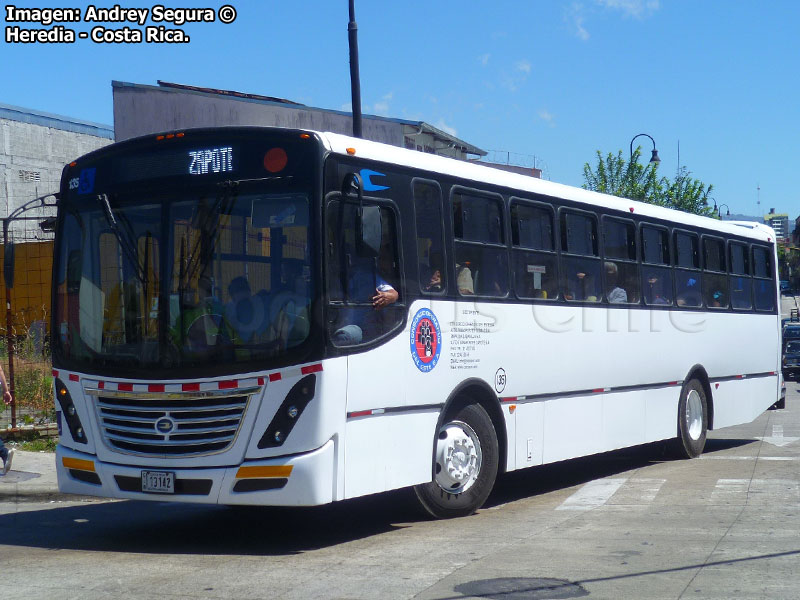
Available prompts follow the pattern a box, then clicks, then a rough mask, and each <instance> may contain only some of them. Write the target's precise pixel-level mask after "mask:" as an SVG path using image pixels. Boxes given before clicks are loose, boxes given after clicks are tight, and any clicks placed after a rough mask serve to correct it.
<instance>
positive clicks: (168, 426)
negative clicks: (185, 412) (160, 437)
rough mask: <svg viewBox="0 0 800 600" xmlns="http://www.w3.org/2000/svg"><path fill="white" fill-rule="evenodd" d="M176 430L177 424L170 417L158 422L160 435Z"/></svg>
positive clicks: (157, 427) (157, 426)
mask: <svg viewBox="0 0 800 600" xmlns="http://www.w3.org/2000/svg"><path fill="white" fill-rule="evenodd" d="M173 429H175V422H174V421H173V420H172V419H170V418H169V417H161V418H160V419H159V420H158V421H156V431H158V432H159V433H169V432H170V431H172V430H173Z"/></svg>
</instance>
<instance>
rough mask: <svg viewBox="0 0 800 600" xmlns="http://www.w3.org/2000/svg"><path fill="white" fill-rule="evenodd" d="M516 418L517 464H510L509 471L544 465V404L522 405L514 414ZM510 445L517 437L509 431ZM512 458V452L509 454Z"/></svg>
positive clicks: (531, 403)
mask: <svg viewBox="0 0 800 600" xmlns="http://www.w3.org/2000/svg"><path fill="white" fill-rule="evenodd" d="M514 414H515V416H516V423H515V433H516V432H519V433H518V435H516V451H515V452H514V453H513V454H515V455H516V464H515V465H513V466H512V465H511V464H510V462H511V461H510V458H509V465H508V470H509V471H511V470H513V469H514V468H516V469H524V468H525V467H532V466H534V465H540V464H542V456H543V451H544V402H530V403H528V404H520V405H519V406H517V410H516V411H515V412H514ZM508 439H509V443H510V442H512V441H514V439H515V437H514V436H512V435H511V430H510V429H509V436H508ZM508 454H509V456H511V454H512V453H511V452H509V453H508Z"/></svg>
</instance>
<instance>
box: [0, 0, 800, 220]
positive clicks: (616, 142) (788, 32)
mask: <svg viewBox="0 0 800 600" xmlns="http://www.w3.org/2000/svg"><path fill="white" fill-rule="evenodd" d="M115 3H119V4H121V6H123V7H126V8H128V7H148V8H149V7H152V6H153V5H155V4H158V2H149V3H148V2H137V1H129V2H126V1H125V0H118V2H98V3H96V6H100V7H110V6H113V5H114V4H115ZM226 3H227V4H231V5H233V6H234V7H235V8H236V10H237V12H238V17H237V19H236V21H235V22H234V23H232V24H230V25H225V24H222V23H219V22H215V23H211V24H209V23H202V24H190V25H186V26H184V27H183V30H184V31H185V32H186V33H187V34H188V35H189V36H190V37H191V41H190V42H189V43H187V44H179V45H168V44H129V45H113V44H112V45H109V44H95V43H92V42H91V41H89V40H79V41H78V42H76V43H75V44H69V45H63V44H51V45H33V44H8V43H6V42H5V41H3V42H1V43H0V61H2V65H3V68H2V72H3V78H2V80H3V85H2V87H1V88H0V102H2V103H5V104H13V105H18V106H24V107H28V108H34V109H38V110H43V111H47V112H53V113H58V114H64V115H69V116H72V117H76V118H81V119H86V120H90V121H96V122H100V123H107V124H113V112H112V96H111V81H112V80H115V79H116V80H121V81H129V82H134V83H142V84H152V85H155V84H156V80H158V79H161V80H164V81H171V82H177V83H184V84H190V85H197V86H207V87H214V88H224V89H234V90H238V91H242V92H249V93H256V94H264V95H269V96H279V97H283V98H288V99H291V100H295V101H298V102H302V103H304V104H308V105H312V106H318V107H323V108H332V109H345V110H349V106H350V87H349V85H350V83H349V67H348V46H347V21H348V12H347V4H348V3H347V0H308V1H305V2H303V1H300V0H298V1H296V2H285V1H283V2H273V1H272V0H221V1H220V0H217V1H216V2H214V3H210V2H209V3H206V2H200V3H186V2H171V1H169V0H163V1H162V2H161V4H163V5H166V6H167V7H181V6H183V7H187V6H204V7H211V8H214V9H217V8H219V7H220V6H221V5H223V4H226ZM87 4H88V3H84V4H81V3H80V2H74V1H72V2H55V3H51V2H42V3H33V2H26V1H22V2H17V3H16V6H18V7H25V8H44V7H47V6H50V7H59V6H60V7H65V6H70V7H76V8H81V9H84V10H85V8H86V6H87ZM3 16H4V18H5V16H6V15H5V14H3ZM356 17H357V21H358V26H359V30H358V31H359V48H360V55H361V85H362V103H363V110H364V112H365V113H374V114H381V115H387V116H392V117H400V118H406V119H415V120H424V121H427V122H428V123H431V124H433V125H435V126H437V127H440V128H442V129H444V130H446V131H449V132H450V133H453V134H455V135H457V136H458V137H460V138H462V139H463V140H465V141H468V142H470V143H472V144H474V145H476V146H478V147H481V148H483V149H485V150H492V151H502V152H509V153H510V154H511V158H512V160H514V159H516V160H519V161H527V162H528V163H529V164H532V162H533V160H534V157H535V160H536V166H538V167H541V168H543V169H544V174H545V177H546V178H548V179H552V180H553V181H558V182H561V183H566V184H570V185H581V183H582V182H583V175H582V174H583V165H584V163H585V162H587V161H588V162H590V163H592V164H594V163H595V161H596V158H595V151H596V150H601V151H602V152H603V153H607V152H615V153H616V152H617V151H618V150H622V151H623V155H625V156H626V157H627V155H628V152H629V144H630V141H631V138H632V137H633V136H634V135H636V134H638V133H648V134H650V135H651V136H652V137H653V138H654V139H655V141H656V145H657V148H658V150H659V155H660V156H661V158H662V162H661V165H660V172H661V174H662V175H667V176H672V175H674V173H675V170H676V169H677V168H678V166H679V164H678V151H679V149H680V165H685V166H686V167H688V169H689V170H690V171H691V172H692V175H693V176H694V177H697V178H699V179H701V180H703V181H704V182H706V183H711V184H713V185H714V190H713V192H712V193H711V196H712V197H714V198H715V199H716V201H717V203H719V204H723V203H724V204H727V205H728V206H729V207H730V210H731V212H732V213H745V214H756V211H757V204H756V201H757V199H758V198H759V196H760V200H761V212H762V213H763V212H767V211H768V210H769V208H771V207H775V208H776V209H777V211H778V212H788V213H789V215H790V218H792V219H794V218H795V217H797V216H798V215H800V191H798V175H797V171H796V168H795V165H796V163H797V150H798V141H800V111H799V110H798V108H799V107H800V103H798V87H799V86H800V73H799V72H798V71H799V69H798V58H800V53H799V52H798V50H799V49H800V41H799V40H800V36H798V33H797V31H798V27H799V26H800V3H798V2H794V1H789V0H772V1H769V2H761V3H757V2H751V1H747V2H746V1H743V0H724V1H723V0H579V1H558V0H548V1H544V0H538V1H533V0H528V1H521V0H518V1H511V0H494V2H492V3H477V2H463V0H462V1H459V2H456V1H451V0H442V1H438V2H437V1H432V0H427V1H419V0H403V2H386V1H377V0H371V1H367V0H356ZM148 24H149V23H148ZM3 25H4V27H5V26H7V25H8V23H4V24H3ZM28 26H30V25H28ZM67 26H69V27H74V28H75V29H76V30H77V31H80V30H86V29H87V28H88V27H87V24H86V23H83V24H76V25H69V24H67ZM118 26H119V25H118ZM636 144H637V145H638V144H641V145H642V148H643V152H644V154H645V155H646V156H648V157H649V151H650V149H651V143H650V141H649V140H647V139H646V138H639V139H638V140H637V141H636ZM759 187H760V192H758V191H757V188H759ZM723 210H724V209H723Z"/></svg>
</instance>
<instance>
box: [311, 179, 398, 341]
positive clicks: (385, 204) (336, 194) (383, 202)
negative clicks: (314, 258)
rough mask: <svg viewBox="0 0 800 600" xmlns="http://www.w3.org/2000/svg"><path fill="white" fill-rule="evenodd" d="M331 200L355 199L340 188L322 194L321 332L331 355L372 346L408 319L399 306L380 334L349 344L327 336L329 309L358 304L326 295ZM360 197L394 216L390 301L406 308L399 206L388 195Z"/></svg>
mask: <svg viewBox="0 0 800 600" xmlns="http://www.w3.org/2000/svg"><path fill="white" fill-rule="evenodd" d="M334 201H339V202H347V203H350V204H354V205H358V203H359V202H358V199H357V198H353V197H352V196H349V195H346V194H343V193H342V192H341V191H337V190H331V191H329V192H328V193H327V194H325V196H324V197H323V198H322V203H321V207H322V236H321V237H322V249H323V251H322V272H323V279H322V285H323V292H322V295H321V296H322V300H323V305H324V319H323V323H324V325H323V327H322V329H323V335H324V336H325V345H326V347H327V348H328V350H329V351H331V352H333V353H334V354H335V355H337V356H338V355H345V354H352V353H353V352H361V351H363V350H367V349H370V348H374V347H376V346H379V345H381V344H382V343H384V342H385V341H386V340H387V339H389V338H390V337H392V336H394V335H396V334H397V332H398V331H401V330H402V329H403V328H404V327H405V325H406V321H407V320H408V310H401V311H398V312H399V314H400V315H401V317H400V319H398V321H397V323H395V324H394V326H393V327H391V328H389V329H387V330H386V331H385V332H383V333H382V334H381V335H379V336H377V337H374V338H372V339H370V340H368V341H366V342H361V343H358V344H350V345H342V346H338V345H336V344H335V343H334V342H333V339H332V337H331V333H330V331H329V330H328V329H329V328H328V321H329V318H330V315H331V310H338V309H341V308H346V307H348V306H356V307H359V306H361V305H359V304H350V303H348V302H341V303H339V301H336V300H333V301H332V300H331V297H330V286H331V282H330V281H329V278H328V273H329V271H328V266H329V264H330V257H329V256H328V251H327V243H328V238H327V232H328V223H327V214H328V207H329V206H330V204H331V203H332V202H334ZM363 201H364V205H365V206H379V207H380V208H387V209H388V210H390V211H391V212H392V216H393V217H394V224H395V232H396V234H397V240H396V251H397V269H398V287H399V289H397V293H398V298H397V301H396V302H394V303H393V304H392V307H404V308H406V309H407V307H408V306H410V303H409V302H408V301H407V285H406V270H405V263H404V253H403V239H404V238H403V221H402V218H401V213H400V209H399V207H398V206H397V203H396V202H395V201H394V200H393V199H391V198H378V197H375V196H363Z"/></svg>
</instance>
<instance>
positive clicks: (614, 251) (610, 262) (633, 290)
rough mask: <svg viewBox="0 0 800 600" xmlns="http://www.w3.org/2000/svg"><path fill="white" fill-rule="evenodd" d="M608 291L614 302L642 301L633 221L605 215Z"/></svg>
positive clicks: (606, 279) (606, 292)
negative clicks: (640, 298)
mask: <svg viewBox="0 0 800 600" xmlns="http://www.w3.org/2000/svg"><path fill="white" fill-rule="evenodd" d="M603 254H604V256H605V265H604V272H605V294H606V298H607V300H608V302H609V303H611V304H623V303H625V304H638V303H639V264H638V263H637V262H636V259H637V256H636V254H637V253H636V226H635V225H634V224H633V221H628V220H622V219H614V218H611V217H603Z"/></svg>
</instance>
